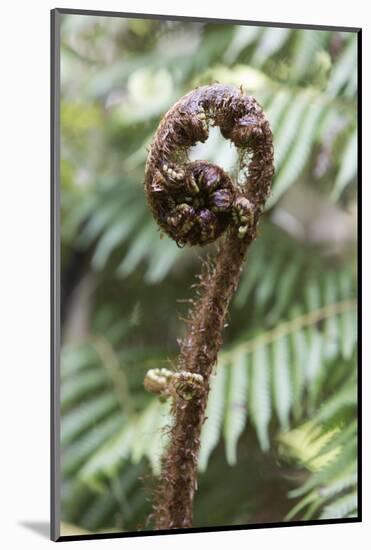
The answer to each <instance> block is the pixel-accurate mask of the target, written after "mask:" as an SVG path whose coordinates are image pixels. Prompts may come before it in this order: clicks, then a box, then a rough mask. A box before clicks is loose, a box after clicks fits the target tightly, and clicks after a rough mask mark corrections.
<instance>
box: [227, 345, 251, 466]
mask: <svg viewBox="0 0 371 550" xmlns="http://www.w3.org/2000/svg"><path fill="white" fill-rule="evenodd" d="M228 377H229V381H228V386H227V388H228V389H227V399H226V405H225V408H226V412H225V415H224V439H225V444H226V458H227V461H228V463H229V464H230V465H233V464H236V462H237V443H238V439H239V437H240V435H241V434H242V432H243V429H244V427H245V424H246V414H247V410H246V408H247V407H246V399H247V391H248V355H247V354H246V353H244V352H237V353H236V354H235V355H234V356H232V357H231V364H230V366H229V367H228Z"/></svg>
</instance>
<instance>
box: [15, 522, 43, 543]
mask: <svg viewBox="0 0 371 550" xmlns="http://www.w3.org/2000/svg"><path fill="white" fill-rule="evenodd" d="M18 524H19V525H22V527H26V529H29V530H30V531H33V532H34V533H37V534H38V535H40V536H41V537H43V538H45V539H49V538H50V524H49V522H48V521H19V522H18Z"/></svg>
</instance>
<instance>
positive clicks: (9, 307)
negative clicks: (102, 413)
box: [0, 0, 371, 550]
mask: <svg viewBox="0 0 371 550" xmlns="http://www.w3.org/2000/svg"><path fill="white" fill-rule="evenodd" d="M367 5H368V2H366V1H364V0H352V1H351V2H342V3H341V4H340V2H335V1H329V2H325V1H324V0H311V1H310V2H297V1H295V0H290V1H289V0H276V1H274V0H271V1H265V0H258V1H257V2H252V1H250V2H248V1H246V0H240V1H238V0H228V1H226V2H223V1H220V2H216V1H215V0H203V1H200V0H186V1H185V2H182V3H181V2H174V1H173V2H170V0H168V1H165V0H156V1H155V2H152V3H151V2H150V1H149V0H147V1H144V0H137V1H135V2H134V1H130V0H127V1H125V2H124V1H120V0H116V1H113V0H106V1H103V0H100V1H99V0H85V1H81V0H80V1H76V2H73V1H72V0H70V1H69V2H63V1H60V2H59V3H58V4H57V5H56V4H55V3H54V2H50V1H47V0H45V1H44V0H36V1H34V2H30V1H24V0H22V1H20V0H19V1H18V2H14V3H13V4H12V3H10V2H8V3H7V4H6V5H5V3H4V4H3V5H2V7H1V30H0V41H1V43H0V55H1V64H0V93H1V100H0V109H1V117H0V131H1V135H2V137H3V139H2V144H1V153H2V155H1V159H2V160H1V164H0V178H1V180H0V182H1V183H0V185H1V188H0V189H1V191H0V198H1V200H0V205H1V214H0V223H1V228H0V258H1V271H0V277H1V279H0V280H1V284H0V292H1V295H0V315H1V347H0V361H1V365H0V367H1V375H0V384H1V386H0V388H1V395H0V406H1V411H0V419H1V431H0V446H1V452H0V460H1V466H0V476H1V479H0V507H1V512H0V522H1V523H0V544H1V545H2V546H3V547H4V548H6V549H12V548H28V549H33V548H44V547H46V546H49V547H51V546H52V545H53V544H55V543H52V542H50V541H49V540H48V535H47V532H48V527H47V523H48V520H49V381H50V377H49V327H50V325H49V260H50V258H49V182H50V179H49V62H50V46H49V44H50V41H49V33H50V26H49V19H50V14H49V10H50V9H52V8H54V7H66V8H81V9H97V10H99V9H100V10H103V9H104V10H115V11H128V12H130V11H132V12H137V13H138V12H139V13H140V12H143V13H161V14H179V15H193V16H205V17H207V16H209V17H210V16H213V17H218V18H235V19H245V20H246V19H248V20H253V21H277V22H292V23H309V24H310V23H312V24H316V23H317V24H323V25H326V24H328V25H343V26H355V27H359V26H361V27H363V31H364V32H363V43H364V46H363V52H364V55H363V57H364V64H363V65H364V67H363V74H364V91H363V97H364V98H365V99H364V105H363V118H364V120H365V121H368V123H369V124H370V123H371V116H370V115H371V114H370V97H371V90H370V71H369V69H368V70H366V65H368V66H369V67H370V66H371V63H370V34H369V26H370V22H371V18H370V16H369V15H366V7H367ZM4 120H5V125H4ZM364 125H365V126H367V125H366V124H364ZM364 134H365V135H364V140H363V149H364V151H365V152H364V174H363V203H364V205H365V206H364V208H363V210H364V212H365V214H364V218H365V227H364V229H363V239H364V242H365V243H366V245H367V243H368V242H369V238H368V237H369V229H370V221H369V220H370V217H371V216H370V214H369V215H367V210H368V208H371V204H370V200H369V199H370V186H369V175H370V163H369V158H370V138H369V135H370V133H369V131H368V128H367V127H366V128H365V132H364ZM368 250H369V247H368V246H366V252H365V257H364V267H365V269H364V271H365V273H364V275H363V279H364V280H365V281H366V284H365V285H364V286H365V288H364V296H363V300H364V321H363V325H364V333H366V337H365V338H364V340H365V341H364V357H365V359H364V369H363V371H364V373H363V374H364V379H363V394H364V399H363V409H364V410H363V414H364V416H363V424H364V426H366V432H365V435H364V438H363V439H364V441H363V446H364V458H363V464H364V468H363V470H364V472H363V487H364V502H363V512H364V523H363V524H348V525H331V526H320V527H305V528H303V527H290V528H280V529H266V530H255V531H239V532H235V533H232V532H230V533H228V532H227V533H207V534H190V535H185V536H183V535H174V536H166V537H163V536H161V537H158V536H157V537H145V538H135V539H113V540H98V541H83V542H69V543H67V544H68V548H71V549H72V548H77V547H78V548H81V549H82V548H87V547H88V546H89V548H106V547H107V545H108V546H109V547H111V548H114V547H116V548H118V547H125V548H128V549H133V550H134V549H138V548H148V549H149V548H150V549H151V550H156V549H158V548H161V549H167V548H170V547H171V546H172V545H173V544H174V543H175V544H176V545H177V547H178V548H179V549H183V548H186V547H187V546H189V545H192V546H193V547H194V548H201V547H204V546H205V545H215V546H217V547H219V546H220V547H222V546H228V547H236V548H245V547H246V546H247V547H248V548H259V549H263V550H264V549H265V548H272V547H275V548H300V550H306V549H309V548H312V547H315V548H318V549H319V550H320V549H323V548H328V547H329V548H336V550H341V549H349V548H352V547H357V548H360V549H363V548H366V547H370V546H369V545H370V543H368V544H367V543H366V540H367V539H366V536H367V534H368V538H370V539H371V529H370V521H369V520H370V498H369V490H368V489H369V487H370V473H369V472H370V468H369V464H370V452H369V451H370V438H369V430H368V429H367V427H368V426H369V425H370V401H371V399H370V396H369V388H370V375H369V372H368V365H369V361H368V360H367V359H368V358H369V357H370V340H371V338H370V337H368V338H367V333H368V330H369V325H370V316H369V313H367V310H368V312H369V311H370V307H371V303H370V291H369V288H367V287H369V285H367V280H368V281H370V280H371V276H370V269H369V268H370V253H369V252H368ZM4 306H5V307H4ZM27 524H35V525H36V526H37V525H39V531H40V525H41V529H42V530H43V531H44V532H45V535H41V534H40V533H39V532H37V531H35V529H34V528H30V526H27Z"/></svg>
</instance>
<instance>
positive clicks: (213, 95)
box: [144, 84, 274, 246]
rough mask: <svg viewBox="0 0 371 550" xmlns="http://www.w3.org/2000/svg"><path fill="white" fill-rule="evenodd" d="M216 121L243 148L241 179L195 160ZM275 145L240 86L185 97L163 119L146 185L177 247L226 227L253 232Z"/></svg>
mask: <svg viewBox="0 0 371 550" xmlns="http://www.w3.org/2000/svg"><path fill="white" fill-rule="evenodd" d="M210 125H211V126H218V127H219V128H220V131H221V134H222V135H223V137H224V138H226V139H229V140H230V141H231V142H232V143H233V144H234V145H235V146H236V148H237V150H238V154H239V167H238V169H239V170H238V174H239V175H238V178H237V179H236V181H234V180H233V179H232V177H231V176H230V175H229V174H227V173H226V172H225V171H224V170H223V169H222V168H220V167H219V166H215V165H214V164H211V163H210V162H207V161H204V160H196V161H194V162H190V161H189V159H188V150H189V148H190V147H192V146H193V145H195V144H196V143H197V142H204V141H206V140H207V138H208V135H209V127H210ZM273 171H274V169H273V145H272V133H271V130H270V126H269V123H268V121H267V119H266V117H265V115H264V113H263V110H262V108H261V107H260V105H259V104H258V103H257V101H256V100H255V99H254V98H253V97H250V96H247V95H245V94H244V93H243V90H242V88H241V89H239V88H235V87H232V86H224V85H222V84H212V85H208V86H201V87H199V88H197V89H195V90H193V91H191V92H190V93H188V94H187V95H185V96H184V97H182V98H181V99H180V100H179V101H177V103H175V105H174V106H173V107H172V108H171V109H170V110H169V111H168V112H167V113H166V115H165V116H164V117H163V119H162V121H161V123H160V125H159V127H158V129H157V132H156V134H155V137H154V140H153V142H152V145H151V147H150V151H149V155H148V159H147V164H146V170H145V182H144V184H145V191H146V195H147V200H148V203H149V206H150V208H151V211H152V213H153V216H154V218H155V220H156V221H157V223H158V225H159V227H160V229H161V230H162V231H164V232H165V233H166V234H167V235H169V236H170V237H171V238H172V239H174V240H175V241H176V243H177V244H178V245H179V246H184V245H201V246H203V245H206V244H208V243H211V242H213V241H215V240H216V239H217V238H218V237H219V236H220V235H222V233H224V231H225V230H226V229H227V228H230V230H231V231H235V233H236V237H237V238H240V239H244V238H253V237H254V235H255V229H256V224H257V221H258V218H259V216H260V214H261V212H262V210H263V207H264V203H265V201H266V199H267V197H268V194H269V192H270V182H271V179H272V175H273Z"/></svg>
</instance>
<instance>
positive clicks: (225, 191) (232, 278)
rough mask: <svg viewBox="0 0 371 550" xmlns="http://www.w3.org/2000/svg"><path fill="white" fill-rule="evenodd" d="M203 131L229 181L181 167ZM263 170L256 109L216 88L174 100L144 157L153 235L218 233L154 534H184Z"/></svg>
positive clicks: (202, 287) (198, 167)
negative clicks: (229, 162)
mask: <svg viewBox="0 0 371 550" xmlns="http://www.w3.org/2000/svg"><path fill="white" fill-rule="evenodd" d="M210 124H212V125H215V126H218V127H219V128H220V131H221V133H222V135H223V137H225V138H226V139H229V140H230V141H231V142H232V143H233V144H234V145H235V146H236V147H237V149H238V150H239V154H240V166H239V173H240V177H239V179H238V182H237V181H235V182H234V181H232V180H231V178H230V177H229V176H228V174H226V173H225V172H224V171H223V170H222V169H220V168H218V167H215V166H214V165H211V164H210V163H208V162H205V161H195V162H187V150H188V148H189V147H191V146H192V145H194V144H195V143H196V142H197V141H206V139H207V137H208V134H209V126H210ZM273 171H274V169H273V144H272V133H271V130H270V126H269V123H268V121H267V119H266V118H265V115H264V113H263V111H262V109H261V107H260V106H259V105H258V104H257V102H256V100H255V99H254V98H252V97H248V96H246V95H244V93H243V91H242V89H235V88H233V87H230V86H223V85H220V84H214V85H210V86H203V87H200V88H197V89H196V90H194V91H192V92H190V93H189V94H187V95H186V96H184V97H183V98H181V99H180V100H179V101H178V102H177V103H176V104H175V105H174V107H172V109H170V111H169V112H168V113H167V114H166V115H165V116H164V118H163V120H162V122H161V123H160V126H159V128H158V130H157V132H156V135H155V138H154V140H153V143H152V146H151V150H150V152H149V156H148V160H147V165H146V175H145V189H146V193H147V198H148V202H149V205H150V208H151V210H152V213H153V215H154V217H155V219H156V220H157V222H158V224H159V226H160V228H161V229H162V230H163V231H165V232H166V233H168V234H169V235H170V236H171V237H172V238H173V239H174V240H176V242H177V243H178V244H179V245H182V246H184V245H186V244H190V245H195V244H199V245H205V244H208V243H209V242H212V241H214V240H215V239H216V238H217V237H219V236H221V235H222V236H221V243H220V244H219V247H218V251H217V254H216V258H215V260H214V261H212V262H211V261H207V262H204V264H203V266H202V271H201V275H200V281H199V285H198V291H199V297H198V299H197V301H196V302H195V303H194V305H193V307H192V308H191V310H190V312H189V316H188V319H187V333H186V335H185V337H184V339H183V341H182V343H181V349H180V354H179V357H178V361H177V364H176V367H175V372H178V373H183V372H186V373H190V374H191V375H198V376H200V377H202V380H203V384H202V385H201V387H200V388H198V389H197V391H194V392H193V393H192V392H191V394H190V396H189V398H187V399H185V398H184V395H182V394H181V393H179V392H175V393H174V396H173V402H172V415H173V423H172V425H171V426H170V427H169V431H170V442H169V445H168V448H167V449H166V451H165V454H164V456H163V458H162V469H161V476H160V481H159V485H158V488H157V492H156V497H155V521H156V528H158V529H170V528H184V527H191V526H192V521H193V511H192V510H193V498H194V493H195V491H196V488H197V464H198V456H199V450H200V434H201V428H202V425H203V422H204V420H205V410H206V405H207V398H208V394H209V389H210V377H211V374H212V370H213V367H214V365H215V363H216V360H217V355H218V352H219V350H220V348H221V345H222V331H223V327H224V324H225V321H226V316H227V312H228V307H229V304H230V301H231V298H232V296H233V294H234V292H235V291H236V289H237V286H238V282H239V278H240V274H241V270H242V266H243V262H244V260H245V257H246V253H247V249H248V246H249V245H250V243H251V242H252V241H253V240H254V239H255V237H256V231H257V224H258V221H259V217H260V215H261V213H262V211H263V208H264V203H265V200H266V198H267V197H268V194H269V190H270V182H271V178H272V176H273ZM241 175H242V177H241Z"/></svg>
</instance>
